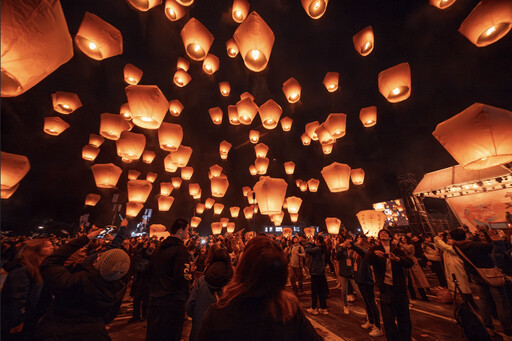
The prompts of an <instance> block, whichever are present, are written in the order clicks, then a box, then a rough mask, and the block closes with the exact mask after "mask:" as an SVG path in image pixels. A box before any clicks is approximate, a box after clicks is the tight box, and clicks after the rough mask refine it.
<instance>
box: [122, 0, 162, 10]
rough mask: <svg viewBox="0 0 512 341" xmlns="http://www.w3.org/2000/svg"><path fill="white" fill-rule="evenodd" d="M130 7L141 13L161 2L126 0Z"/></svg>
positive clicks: (154, 0)
mask: <svg viewBox="0 0 512 341" xmlns="http://www.w3.org/2000/svg"><path fill="white" fill-rule="evenodd" d="M126 1H127V2H128V3H129V4H130V6H132V7H133V8H135V9H136V10H139V11H141V12H146V11H148V10H150V9H152V8H153V7H155V6H157V5H160V4H161V3H162V0H126Z"/></svg>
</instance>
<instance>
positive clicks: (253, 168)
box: [249, 165, 258, 175]
mask: <svg viewBox="0 0 512 341" xmlns="http://www.w3.org/2000/svg"><path fill="white" fill-rule="evenodd" d="M249 173H250V174H251V175H256V174H258V170H257V169H256V166H255V165H250V166H249Z"/></svg>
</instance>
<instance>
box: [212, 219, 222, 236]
mask: <svg viewBox="0 0 512 341" xmlns="http://www.w3.org/2000/svg"><path fill="white" fill-rule="evenodd" d="M211 227H212V234H213V235H214V236H216V235H219V234H221V233H222V223H221V222H214V223H212V224H211Z"/></svg>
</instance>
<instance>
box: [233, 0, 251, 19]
mask: <svg viewBox="0 0 512 341" xmlns="http://www.w3.org/2000/svg"><path fill="white" fill-rule="evenodd" d="M249 7H250V4H249V1H247V0H233V7H232V10H231V17H232V18H233V20H234V21H235V22H236V23H238V24H240V23H241V22H242V21H244V20H245V18H247V14H249Z"/></svg>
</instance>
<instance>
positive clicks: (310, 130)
mask: <svg viewBox="0 0 512 341" xmlns="http://www.w3.org/2000/svg"><path fill="white" fill-rule="evenodd" d="M319 126H320V122H318V121H314V122H309V123H308V124H306V128H305V130H306V134H308V136H309V137H310V138H311V139H312V140H313V141H318V135H317V134H316V133H315V131H316V128H318V127H319Z"/></svg>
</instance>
